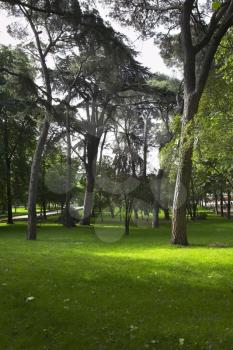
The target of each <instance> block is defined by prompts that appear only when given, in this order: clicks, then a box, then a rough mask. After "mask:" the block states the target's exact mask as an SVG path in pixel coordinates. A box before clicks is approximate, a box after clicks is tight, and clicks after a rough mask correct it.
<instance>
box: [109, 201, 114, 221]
mask: <svg viewBox="0 0 233 350" xmlns="http://www.w3.org/2000/svg"><path fill="white" fill-rule="evenodd" d="M108 206H109V210H110V213H111V218H112V219H114V218H115V213H114V207H113V205H112V203H111V200H109V205H108Z"/></svg>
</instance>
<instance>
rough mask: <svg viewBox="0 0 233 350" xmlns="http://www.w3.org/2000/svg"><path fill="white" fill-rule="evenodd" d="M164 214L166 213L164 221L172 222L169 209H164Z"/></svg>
mask: <svg viewBox="0 0 233 350" xmlns="http://www.w3.org/2000/svg"><path fill="white" fill-rule="evenodd" d="M163 212H164V219H165V220H167V221H169V220H170V213H169V208H164V209H163Z"/></svg>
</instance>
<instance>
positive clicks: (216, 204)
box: [214, 193, 218, 215]
mask: <svg viewBox="0 0 233 350" xmlns="http://www.w3.org/2000/svg"><path fill="white" fill-rule="evenodd" d="M214 200H215V212H216V214H217V215H218V195H217V193H215V196H214Z"/></svg>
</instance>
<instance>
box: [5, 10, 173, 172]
mask: <svg viewBox="0 0 233 350" xmlns="http://www.w3.org/2000/svg"><path fill="white" fill-rule="evenodd" d="M99 10H100V13H101V15H102V16H103V17H104V18H105V19H107V20H109V21H110V19H109V18H108V16H107V10H104V9H103V8H100V9H99ZM14 21H15V18H14V17H10V16H8V15H7V13H6V12H2V13H0V44H2V45H6V46H8V45H12V46H15V45H17V44H18V42H17V40H16V39H14V38H12V37H11V36H10V35H9V34H8V33H7V26H8V25H9V24H11V23H12V22H14ZM111 25H112V26H113V28H114V29H115V30H116V31H118V32H120V33H122V34H124V35H126V36H127V38H128V39H129V42H130V43H131V44H132V45H133V48H134V49H135V50H136V51H137V52H138V56H137V59H138V61H139V62H141V63H142V64H143V65H144V66H146V67H148V68H149V69H150V70H151V71H152V72H154V73H155V72H160V73H164V74H167V75H170V76H175V77H177V76H179V73H177V71H175V70H172V69H171V68H168V67H167V66H166V65H165V63H164V62H163V60H162V58H161V56H160V54H159V49H158V48H157V47H156V46H155V45H154V42H153V39H148V40H142V38H141V36H140V34H139V33H137V32H136V31H134V30H133V29H132V28H125V27H122V26H121V25H120V24H119V23H117V22H115V21H112V20H111ZM158 167H159V159H158V150H157V149H154V151H152V152H150V154H149V168H150V170H151V171H153V169H154V168H158Z"/></svg>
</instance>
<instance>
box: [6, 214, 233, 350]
mask: <svg viewBox="0 0 233 350" xmlns="http://www.w3.org/2000/svg"><path fill="white" fill-rule="evenodd" d="M122 231H123V227H121V226H120V225H119V224H116V223H113V224H110V225H106V224H104V225H103V226H102V225H99V224H98V225H96V226H95V227H92V228H85V227H77V228H74V229H71V230H65V229H64V228H63V227H61V226H60V225H58V224H56V223H53V222H50V223H49V224H46V225H45V224H42V225H41V227H40V228H39V229H38V241H37V242H28V241H26V240H25V232H26V226H25V224H24V223H18V224H17V225H14V226H13V227H12V226H7V225H4V224H0V252H1V253H0V310H1V313H0V349H4V350H5V349H6V350H8V349H9V350H10V349H12V350H18V349H25V350H26V349H27V350H28V349H30V350H32V349H33V350H37V349H38V350H39V349H52V350H53V349H67V350H76V349H77V350H79V349H80V350H84V349H85V350H95V349H99V350H104V349H106V350H142V349H159V350H160V349H162V350H163V349H164V350H165V349H166V350H167V349H168V350H170V349H176V350H177V349H181V348H182V349H214V350H215V349H216V350H220V349H226V350H230V349H232V342H233V314H232V307H233V248H232V247H233V224H232V222H228V221H227V220H225V219H219V218H211V219H209V220H207V221H205V222H196V223H192V224H190V225H189V233H190V234H189V240H190V243H191V246H190V247H188V248H179V247H172V246H170V244H169V239H170V237H169V225H168V224H163V225H162V226H161V228H160V229H158V230H157V229H151V228H145V227H139V228H132V233H131V235H130V236H129V237H125V236H123V237H121V232H122ZM119 233H120V234H119ZM108 234H109V236H110V237H113V238H116V237H117V235H118V234H119V237H121V238H120V239H119V240H117V241H116V242H115V243H107V242H106V236H107V235H108ZM30 297H34V298H35V299H32V300H30ZM28 298H29V300H28Z"/></svg>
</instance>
